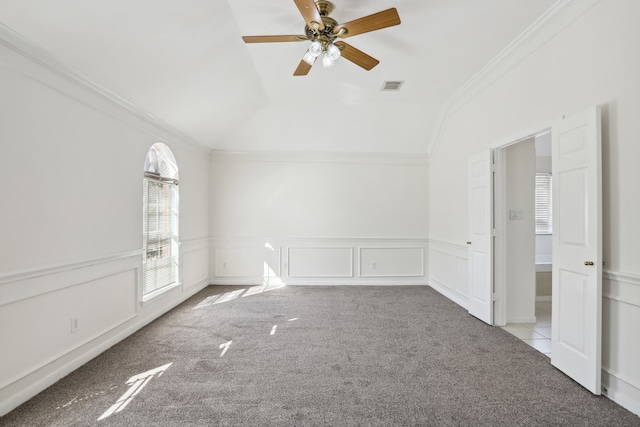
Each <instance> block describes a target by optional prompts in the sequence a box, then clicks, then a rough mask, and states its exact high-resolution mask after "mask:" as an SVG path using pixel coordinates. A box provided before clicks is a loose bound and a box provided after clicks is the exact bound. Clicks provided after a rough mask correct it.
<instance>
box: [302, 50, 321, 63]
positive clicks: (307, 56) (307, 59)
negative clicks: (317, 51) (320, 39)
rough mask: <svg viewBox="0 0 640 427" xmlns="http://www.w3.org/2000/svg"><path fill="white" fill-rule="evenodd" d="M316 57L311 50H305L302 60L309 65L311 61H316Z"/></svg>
mask: <svg viewBox="0 0 640 427" xmlns="http://www.w3.org/2000/svg"><path fill="white" fill-rule="evenodd" d="M316 58H317V56H314V55H313V54H312V53H311V52H309V51H307V52H306V53H305V54H304V56H303V57H302V60H303V61H304V62H306V63H307V64H309V65H313V63H314V62H316Z"/></svg>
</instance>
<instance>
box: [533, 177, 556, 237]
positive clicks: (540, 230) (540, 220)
mask: <svg viewBox="0 0 640 427" xmlns="http://www.w3.org/2000/svg"><path fill="white" fill-rule="evenodd" d="M552 218H553V212H552V203H551V174H550V173H537V174H536V234H552V233H553V223H552Z"/></svg>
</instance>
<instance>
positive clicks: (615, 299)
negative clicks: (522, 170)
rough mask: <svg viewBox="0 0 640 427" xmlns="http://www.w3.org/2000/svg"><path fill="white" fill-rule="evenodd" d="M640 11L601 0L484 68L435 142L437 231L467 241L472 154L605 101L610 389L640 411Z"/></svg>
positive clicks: (456, 242) (433, 229)
mask: <svg viewBox="0 0 640 427" xmlns="http://www.w3.org/2000/svg"><path fill="white" fill-rule="evenodd" d="M591 3H593V2H586V1H584V2H577V3H573V4H572V5H573V6H575V7H579V6H580V4H591ZM573 6H572V7H573ZM638 16H640V2H637V1H635V0H603V1H599V2H596V3H595V5H594V6H593V7H591V8H588V10H586V12H585V13H583V14H580V16H578V17H577V18H576V19H575V20H574V21H573V22H571V23H570V24H569V25H568V26H567V27H566V28H564V29H563V30H562V31H559V32H557V33H556V34H555V35H554V36H552V37H548V38H546V39H545V40H546V41H545V42H544V43H543V44H542V45H540V46H536V47H535V48H534V49H530V50H529V52H530V53H528V54H527V55H526V56H522V57H520V56H518V55H512V56H511V57H508V58H507V60H512V58H518V59H517V60H515V59H513V60H512V62H511V63H510V64H511V65H510V66H509V67H505V68H503V69H500V72H496V73H495V74H490V75H485V76H484V77H483V79H481V80H482V81H481V82H480V81H479V83H478V86H476V89H477V93H473V94H472V95H470V96H468V97H466V99H465V100H464V102H463V103H462V102H461V103H460V104H459V105H457V106H456V108H455V109H451V110H450V111H449V112H448V114H447V115H446V123H444V124H443V126H442V130H441V132H440V134H439V136H437V140H436V141H435V143H436V144H437V150H431V152H434V153H435V155H434V157H433V158H432V159H431V163H430V166H429V183H430V187H429V197H430V199H429V231H430V238H433V239H435V240H438V241H445V242H448V243H449V244H450V245H451V246H452V247H453V248H454V249H460V250H461V249H463V248H464V246H465V245H464V242H465V240H466V236H467V194H466V192H467V190H466V186H467V184H466V176H467V175H466V174H467V171H466V164H467V162H466V161H465V159H466V158H467V157H468V156H469V155H471V154H473V153H476V152H478V151H481V150H483V149H487V148H489V147H492V146H493V147H497V146H501V145H503V144H506V143H508V142H511V141H514V140H516V139H518V138H521V137H525V136H528V135H531V134H532V133H535V132H539V131H542V130H544V129H546V128H548V127H550V125H551V123H552V121H553V120H554V119H556V118H559V117H560V116H561V115H562V114H571V113H574V112H577V111H580V110H583V109H585V108H587V107H589V106H592V105H594V104H600V105H602V106H603V113H604V114H603V207H604V213H603V215H604V233H603V235H604V236H603V238H604V260H605V262H606V265H605V273H604V274H605V280H604V303H603V306H604V307H605V309H604V314H603V357H602V359H603V384H604V387H605V388H606V389H607V391H606V393H607V394H608V395H609V396H610V397H612V398H613V399H614V400H616V401H617V402H619V403H622V404H623V405H625V406H626V407H628V408H629V409H631V410H633V411H634V412H636V413H639V414H640V365H638V364H637V363H635V364H634V363H632V362H631V361H632V360H636V361H637V360H638V359H640V340H638V339H637V328H636V326H635V325H637V324H638V319H640V298H639V297H638V295H640V263H638V255H639V253H638V245H637V242H638V241H640V221H638V212H639V211H640V198H639V197H638V188H637V183H638V182H640V168H638V166H637V161H638V159H639V158H640V144H638V143H637V140H638V135H640V120H638V117H640V101H639V100H640V79H638V76H639V75H640V48H639V47H640V46H639V44H638V40H640V26H638V25H637V17H638ZM554 22H562V19H560V20H556V21H554ZM552 24H553V23H552ZM543 30H544V28H543ZM542 36H544V31H542V32H541V37H542ZM443 182H445V183H447V184H446V185H442V183H443ZM454 255H455V254H453V250H452V251H451V257H452V258H453V257H454Z"/></svg>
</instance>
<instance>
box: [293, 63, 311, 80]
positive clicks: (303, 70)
mask: <svg viewBox="0 0 640 427" xmlns="http://www.w3.org/2000/svg"><path fill="white" fill-rule="evenodd" d="M313 62H314V63H315V60H314V61H313ZM309 70H311V65H309V64H307V63H306V62H304V60H302V61H300V64H298V68H296V70H295V71H294V72H293V75H294V76H306V75H307V74H309Z"/></svg>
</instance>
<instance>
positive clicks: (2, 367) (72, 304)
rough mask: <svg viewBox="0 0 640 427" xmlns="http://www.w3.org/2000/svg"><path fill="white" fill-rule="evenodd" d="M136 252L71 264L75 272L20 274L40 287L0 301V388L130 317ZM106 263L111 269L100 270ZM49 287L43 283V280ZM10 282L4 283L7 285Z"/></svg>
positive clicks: (25, 282)
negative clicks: (2, 347) (1, 349)
mask: <svg viewBox="0 0 640 427" xmlns="http://www.w3.org/2000/svg"><path fill="white" fill-rule="evenodd" d="M139 262H140V257H139V256H136V257H135V260H134V259H132V258H127V257H125V258H123V259H118V260H112V261H111V262H107V263H106V264H107V265H106V266H105V265H100V264H98V265H92V266H86V267H85V268H82V269H74V270H73V271H75V273H76V277H82V276H85V277H92V278H91V279H88V280H86V281H74V280H70V281H69V282H67V284H66V285H65V283H62V282H57V281H56V279H58V280H59V279H61V278H65V279H68V278H69V274H63V273H62V272H58V273H56V274H51V275H48V276H38V277H31V278H24V279H22V280H19V281H17V282H19V283H20V284H21V285H22V286H24V287H26V288H27V289H28V288H35V289H38V290H40V293H38V294H37V295H34V294H31V295H26V294H25V295H24V296H25V297H24V298H15V299H13V300H12V301H9V302H8V303H6V304H3V305H2V306H0V324H2V325H5V326H8V325H14V326H15V327H14V328H10V327H3V328H1V329H0V330H1V332H0V334H1V335H0V336H1V338H0V341H1V342H3V343H5V344H7V345H10V346H11V351H10V352H5V354H4V356H3V363H2V364H0V389H2V388H4V387H6V386H8V385H9V384H12V383H13V382H15V381H17V380H18V379H20V378H23V377H25V376H27V375H29V374H31V373H33V372H35V371H36V370H38V369H40V368H42V367H43V366H45V365H47V364H49V363H51V362H53V361H55V360H57V359H58V358H60V357H62V356H63V355H65V354H67V353H69V352H71V351H73V350H74V349H77V348H79V347H81V346H83V345H85V344H87V343H89V342H91V341H92V340H94V339H96V338H97V337H99V336H101V335H103V334H105V333H107V332H109V331H110V330H112V329H114V328H116V327H118V326H120V325H122V324H123V323H125V322H127V321H128V320H130V319H132V318H134V317H135V316H136V313H137V309H138V305H137V304H136V300H137V295H138V293H137V290H138V278H139V276H140V274H139V271H140V270H139ZM105 267H107V268H110V269H111V271H109V272H105V271H104V270H105ZM47 279H48V280H49V281H50V285H51V286H50V288H49V289H50V290H48V291H46V290H44V289H42V287H43V284H42V283H41V282H42V280H47ZM14 284H15V282H12V283H11V284H6V285H4V286H7V287H11V286H12V285H14Z"/></svg>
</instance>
